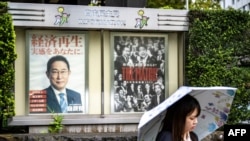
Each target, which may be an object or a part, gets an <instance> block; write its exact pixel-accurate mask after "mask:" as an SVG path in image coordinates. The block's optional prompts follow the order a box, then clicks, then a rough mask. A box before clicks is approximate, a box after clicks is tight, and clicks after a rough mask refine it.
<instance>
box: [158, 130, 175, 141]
mask: <svg viewBox="0 0 250 141" xmlns="http://www.w3.org/2000/svg"><path fill="white" fill-rule="evenodd" d="M156 141H172V134H171V132H169V131H161V132H159V133H158V135H157V137H156Z"/></svg>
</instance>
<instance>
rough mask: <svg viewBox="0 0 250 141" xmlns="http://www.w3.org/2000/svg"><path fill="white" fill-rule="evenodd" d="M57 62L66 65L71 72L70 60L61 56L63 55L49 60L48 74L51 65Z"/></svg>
mask: <svg viewBox="0 0 250 141" xmlns="http://www.w3.org/2000/svg"><path fill="white" fill-rule="evenodd" d="M56 61H63V62H65V63H66V65H67V68H68V70H70V67H69V62H68V60H67V59H66V58H65V57H64V56H61V55H56V56H53V57H51V58H50V59H49V61H48V63H47V72H49V71H50V69H51V65H52V64H53V63H54V62H56Z"/></svg>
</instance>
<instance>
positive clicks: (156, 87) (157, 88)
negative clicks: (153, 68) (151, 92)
mask: <svg viewBox="0 0 250 141" xmlns="http://www.w3.org/2000/svg"><path fill="white" fill-rule="evenodd" d="M161 91H162V90H161V87H160V85H155V93H156V94H161Z"/></svg>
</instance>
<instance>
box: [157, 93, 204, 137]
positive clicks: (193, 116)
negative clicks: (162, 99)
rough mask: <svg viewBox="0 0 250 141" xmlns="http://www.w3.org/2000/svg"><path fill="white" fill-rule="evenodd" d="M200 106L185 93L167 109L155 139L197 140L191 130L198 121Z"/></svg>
mask: <svg viewBox="0 0 250 141" xmlns="http://www.w3.org/2000/svg"><path fill="white" fill-rule="evenodd" d="M200 111H201V107H200V104H199V102H198V101H197V100H196V99H195V98H194V97H192V96H191V95H186V96H184V97H183V98H182V99H180V100H179V101H177V102H176V103H174V104H173V105H172V106H170V107H169V108H168V109H167V113H166V117H165V119H164V120H163V122H164V124H163V127H162V129H161V131H160V132H159V133H158V135H157V138H156V141H198V136H197V135H196V134H195V133H194V132H192V130H193V129H194V128H195V126H196V125H197V123H198V120H197V117H198V116H199V115H200Z"/></svg>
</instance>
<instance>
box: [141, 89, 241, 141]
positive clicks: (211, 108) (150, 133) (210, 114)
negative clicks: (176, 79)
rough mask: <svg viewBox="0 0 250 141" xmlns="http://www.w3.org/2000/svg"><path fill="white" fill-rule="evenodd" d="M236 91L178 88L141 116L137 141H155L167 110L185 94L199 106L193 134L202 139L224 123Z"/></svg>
mask: <svg viewBox="0 0 250 141" xmlns="http://www.w3.org/2000/svg"><path fill="white" fill-rule="evenodd" d="M236 90H237V88H232V87H187V86H182V87H180V88H179V89H178V90H177V91H176V92H175V93H173V94H172V95H171V96H170V97H169V98H167V99H166V100H165V101H163V102H162V103H161V104H159V105H158V106H156V107H155V108H153V109H152V110H150V111H147V112H145V113H144V114H143V116H142V117H141V120H140V123H139V125H138V138H137V140H138V141H155V139H156V136H157V134H158V132H159V130H160V127H161V125H162V120H163V119H164V117H165V114H166V112H167V108H168V107H169V106H171V105H172V104H173V103H175V102H176V101H178V100H179V99H181V98H182V97H183V96H185V95H187V94H190V95H192V96H194V97H195V98H196V99H197V100H198V101H199V103H200V105H201V114H200V116H199V117H198V125H197V126H196V128H195V130H194V132H195V133H196V134H197V135H198V137H199V139H200V140H201V139H203V138H204V137H206V136H207V135H209V134H211V133H212V132H214V131H215V130H216V129H218V128H219V127H221V126H223V125H224V124H225V123H226V121H227V117H228V114H229V111H230V108H231V104H232V102H233V99H234V96H235V93H236Z"/></svg>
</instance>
